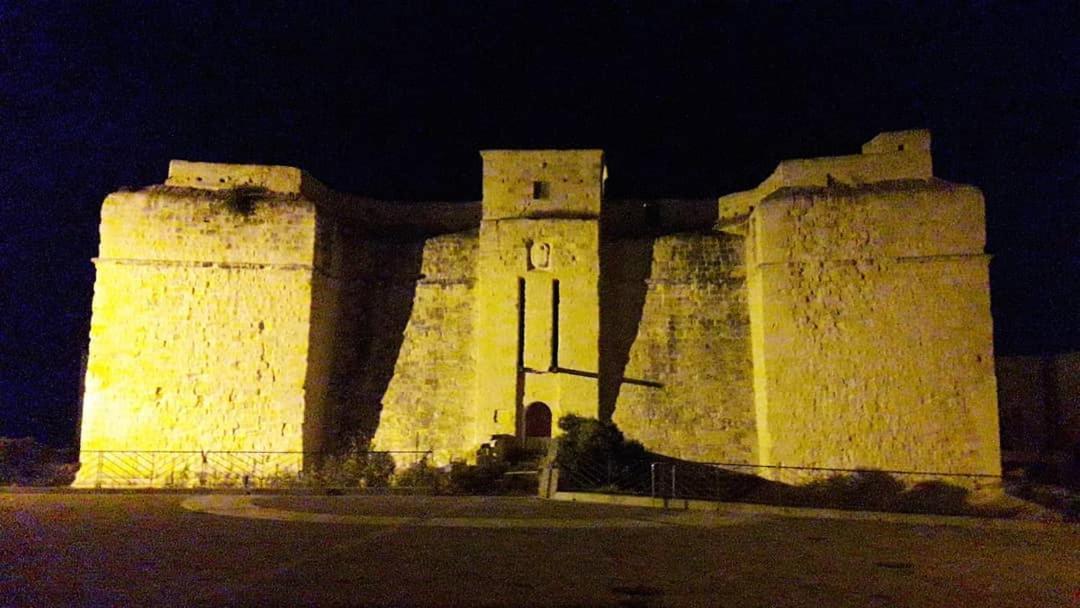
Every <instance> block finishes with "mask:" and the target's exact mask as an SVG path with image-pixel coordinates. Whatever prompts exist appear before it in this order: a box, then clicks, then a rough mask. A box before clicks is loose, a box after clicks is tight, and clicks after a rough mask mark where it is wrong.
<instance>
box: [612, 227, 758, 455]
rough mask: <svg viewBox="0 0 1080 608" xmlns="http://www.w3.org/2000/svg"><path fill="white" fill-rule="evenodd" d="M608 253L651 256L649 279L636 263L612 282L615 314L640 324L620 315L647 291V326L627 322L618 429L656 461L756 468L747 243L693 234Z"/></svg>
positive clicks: (620, 269) (643, 316) (643, 311)
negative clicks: (637, 295)
mask: <svg viewBox="0 0 1080 608" xmlns="http://www.w3.org/2000/svg"><path fill="white" fill-rule="evenodd" d="M608 247H609V253H610V255H611V256H612V257H613V258H614V259H618V260H624V261H632V260H634V259H635V251H640V250H641V249H642V248H643V247H644V248H645V249H646V250H648V251H651V256H649V257H650V258H651V259H649V260H648V274H647V276H646V277H641V276H640V275H638V274H637V273H635V272H634V271H633V270H632V266H631V265H629V264H621V265H619V264H613V265H612V268H611V272H612V275H611V276H605V281H610V282H612V283H618V284H617V285H613V286H612V287H611V290H612V291H613V292H614V293H611V295H613V296H615V298H614V301H613V302H611V305H612V307H613V308H615V309H616V310H613V311H611V312H610V313H608V314H613V315H614V314H630V315H631V316H632V317H633V313H632V311H629V312H628V311H627V310H626V309H625V308H621V309H620V307H626V306H630V307H633V306H634V304H635V303H636V302H635V298H634V297H633V293H634V292H635V291H636V290H639V289H640V290H643V302H642V303H641V308H640V313H639V315H640V318H639V319H636V320H637V323H636V324H634V323H633V321H634V320H635V319H633V318H631V319H630V323H628V326H629V327H630V328H631V331H632V332H633V335H634V338H633V343H632V347H631V348H630V349H629V352H628V357H627V361H626V365H625V369H624V370H622V372H623V373H622V374H621V378H622V381H621V383H620V384H619V386H618V387H617V401H616V403H615V406H614V416H613V419H614V421H615V422H616V424H618V425H619V428H620V429H622V430H623V432H624V433H625V434H626V435H627V436H628V437H630V438H633V439H637V440H639V441H641V442H642V443H644V444H645V446H646V447H647V448H649V449H650V450H653V451H655V452H657V453H661V454H665V455H669V456H674V457H678V458H685V459H691V460H698V461H711V462H738V463H754V462H756V447H757V436H756V433H755V425H754V402H753V388H752V369H751V357H750V320H749V311H748V308H747V302H746V287H745V267H744V265H743V239H742V238H739V237H736V236H732V235H726V234H715V233H700V234H690V233H688V234H676V235H669V236H663V237H659V238H657V239H655V240H654V241H649V242H647V243H643V242H642V241H640V240H639V241H630V240H623V241H618V242H615V243H611V244H610V245H609V246H608ZM639 282H640V284H639ZM605 310H607V309H605ZM604 327H610V324H605V325H604ZM612 339H614V340H618V333H616V332H614V331H613V332H611V333H610V334H609V335H608V337H605V338H604V344H605V346H606V347H610V346H612V345H611V344H610V340H612ZM615 371H616V372H617V371H618V370H615ZM615 376H616V377H618V376H620V375H619V374H617V373H616V374H615Z"/></svg>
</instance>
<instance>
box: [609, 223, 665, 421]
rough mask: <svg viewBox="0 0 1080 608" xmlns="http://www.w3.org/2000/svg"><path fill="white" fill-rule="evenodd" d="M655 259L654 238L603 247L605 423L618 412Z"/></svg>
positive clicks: (620, 241) (612, 243)
mask: <svg viewBox="0 0 1080 608" xmlns="http://www.w3.org/2000/svg"><path fill="white" fill-rule="evenodd" d="M652 255H653V240H652V239H651V238H636V239H632V240H631V239H617V240H616V239H609V240H605V241H604V242H603V243H602V244H601V245H600V370H599V371H600V378H599V383H600V384H599V387H598V389H599V399H600V408H599V415H600V419H601V420H610V419H611V416H612V414H613V413H614V412H615V404H616V402H617V401H618V399H619V388H620V387H621V386H622V383H623V375H624V374H625V372H626V365H627V363H629V361H630V349H631V347H633V345H634V339H635V338H636V337H637V330H638V325H639V324H640V322H641V315H642V311H643V310H644V308H645V296H646V293H647V292H648V280H649V275H650V272H651V269H652Z"/></svg>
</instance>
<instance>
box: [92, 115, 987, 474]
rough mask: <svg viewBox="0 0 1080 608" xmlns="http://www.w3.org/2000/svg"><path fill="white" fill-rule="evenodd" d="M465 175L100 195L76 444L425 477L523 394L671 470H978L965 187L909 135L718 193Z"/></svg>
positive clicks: (496, 423) (223, 168)
mask: <svg viewBox="0 0 1080 608" xmlns="http://www.w3.org/2000/svg"><path fill="white" fill-rule="evenodd" d="M483 159H484V165H483V166H484V175H483V187H484V198H483V201H482V202H481V203H476V202H472V203H390V202H382V201H373V200H370V199H364V198H360V197H351V196H347V195H341V194H337V193H333V192H329V191H328V190H326V189H325V188H323V187H322V186H321V185H319V184H318V183H317V182H315V181H314V180H312V179H311V178H310V177H308V176H306V175H305V174H304V173H303V172H302V171H300V170H298V169H293V168H288V167H260V166H239V165H217V164H207V163H188V162H183V161H174V163H173V164H172V165H171V166H170V174H169V179H168V180H167V181H166V185H164V186H154V187H150V188H147V189H145V190H143V191H140V192H133V193H117V194H114V195H110V197H109V198H108V199H106V201H105V204H104V207H103V210H102V225H101V230H102V232H101V235H102V242H101V255H100V258H99V259H98V260H97V268H98V277H97V283H96V285H95V296H94V310H93V325H92V332H91V334H92V335H91V345H90V355H89V363H88V371H87V382H86V399H85V404H84V413H83V431H82V433H83V434H82V442H83V443H82V447H83V449H84V450H87V451H89V450H172V449H178V450H256V451H260V450H274V451H276V450H282V451H293V450H297V451H298V450H308V451H328V452H333V451H337V450H341V449H343V448H345V447H349V446H358V447H361V448H374V449H380V450H431V451H432V453H433V460H434V462H435V463H437V464H445V463H447V462H449V461H451V460H454V459H470V460H471V459H472V458H473V457H474V456H475V451H476V449H477V447H478V446H480V445H481V444H482V443H484V442H487V441H489V440H490V439H491V438H492V436H494V435H512V436H517V437H523V435H524V432H525V424H524V410H525V408H526V407H527V406H528V405H529V404H531V403H533V402H543V403H544V404H546V405H547V406H548V407H549V408H550V410H551V413H552V415H553V419H554V420H555V421H557V420H558V418H559V417H560V416H562V415H564V414H568V413H573V414H579V415H583V416H598V417H601V418H609V417H610V418H612V419H613V420H614V421H615V422H616V423H617V424H618V425H619V426H620V428H622V429H623V431H624V432H625V433H626V434H627V436H629V437H630V438H633V439H637V440H640V441H642V442H643V443H644V444H645V445H646V446H647V447H648V448H650V449H652V450H654V451H656V452H659V453H662V454H666V455H669V456H675V457H680V458H686V459H692V460H699V461H714V462H733V463H748V464H764V465H783V466H790V467H827V468H830V467H831V468H843V469H854V468H876V469H887V470H901V471H920V472H923V473H927V472H930V473H933V472H939V473H981V474H990V475H993V474H996V473H998V472H999V471H1000V463H999V458H1000V456H999V445H998V422H997V404H996V399H995V377H994V367H993V352H992V346H991V345H992V325H991V319H990V311H989V290H988V276H987V258H986V256H985V255H983V247H984V221H983V201H982V196H981V194H980V193H979V192H978V191H977V190H975V189H974V188H970V187H966V186H959V185H954V184H948V183H946V182H942V181H939V180H935V179H934V178H933V177H932V161H931V156H930V140H929V134H928V133H926V132H924V131H903V132H896V133H885V134H882V135H879V136H878V137H876V138H874V139H873V140H871V141H870V142H868V143H867V144H866V145H865V146H863V149H862V153H861V154H856V155H850V156H842V157H834V158H816V159H802V160H792V161H784V162H782V163H780V165H779V166H778V167H777V169H776V171H774V172H773V174H772V175H770V176H769V177H768V178H767V179H766V180H765V181H764V182H762V184H761V185H759V186H758V187H757V188H754V189H753V190H749V191H746V192H740V193H735V194H731V195H728V196H725V197H722V198H720V199H719V200H717V199H711V200H697V201H690V200H686V201H676V200H664V201H608V200H604V197H603V189H604V180H605V178H606V169H605V167H604V164H603V155H602V153H601V152H600V151H598V150H577V151H560V150H539V151H489V152H485V153H483ZM399 460H401V459H400V458H399ZM84 461H85V457H84ZM297 466H298V465H297ZM780 477H785V478H787V477H791V478H799V475H780ZM80 483H81V484H83V485H87V484H89V483H90V481H89V480H88V478H87V477H86V474H83V476H82V477H80Z"/></svg>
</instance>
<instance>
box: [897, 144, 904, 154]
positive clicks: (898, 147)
mask: <svg viewBox="0 0 1080 608" xmlns="http://www.w3.org/2000/svg"><path fill="white" fill-rule="evenodd" d="M896 149H897V150H899V151H901V152H903V151H904V144H900V145H899V146H896Z"/></svg>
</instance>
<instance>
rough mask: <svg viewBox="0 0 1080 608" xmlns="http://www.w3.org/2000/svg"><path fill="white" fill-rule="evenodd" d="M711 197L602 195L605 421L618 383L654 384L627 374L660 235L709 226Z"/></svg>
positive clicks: (712, 207)
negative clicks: (624, 197) (625, 197)
mask: <svg viewBox="0 0 1080 608" xmlns="http://www.w3.org/2000/svg"><path fill="white" fill-rule="evenodd" d="M717 213H718V208H717V204H716V200H715V199H680V200H674V199H663V200H605V201H604V210H603V216H602V218H601V220H602V221H601V227H602V228H601V229H602V233H601V245H600V369H599V383H600V384H599V387H598V389H599V400H600V404H599V405H600V407H599V416H600V418H601V419H602V420H610V419H611V417H612V415H613V414H614V413H615V404H616V403H617V402H618V399H619V391H620V389H621V387H622V385H623V384H626V383H634V384H640V385H643V386H650V387H654V388H658V387H660V386H661V385H660V384H659V383H658V382H656V380H657V379H655V378H626V377H625V372H626V366H627V364H628V363H629V361H630V349H631V348H632V347H633V345H634V340H635V339H636V338H637V331H638V326H639V325H640V323H641V317H642V313H643V311H644V308H645V298H646V295H647V293H648V281H649V279H650V278H651V273H652V263H653V250H654V244H655V241H656V238H657V237H659V236H661V235H666V234H675V233H679V232H687V231H702V230H711V229H712V227H713V225H714V224H715V223H716V220H717Z"/></svg>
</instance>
